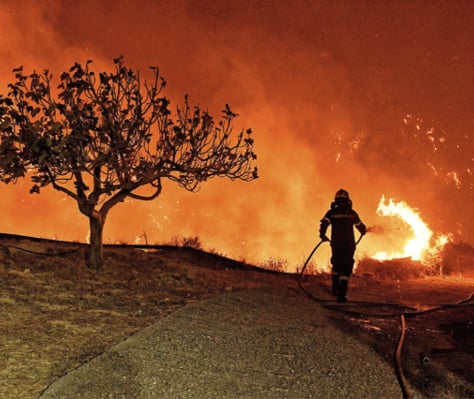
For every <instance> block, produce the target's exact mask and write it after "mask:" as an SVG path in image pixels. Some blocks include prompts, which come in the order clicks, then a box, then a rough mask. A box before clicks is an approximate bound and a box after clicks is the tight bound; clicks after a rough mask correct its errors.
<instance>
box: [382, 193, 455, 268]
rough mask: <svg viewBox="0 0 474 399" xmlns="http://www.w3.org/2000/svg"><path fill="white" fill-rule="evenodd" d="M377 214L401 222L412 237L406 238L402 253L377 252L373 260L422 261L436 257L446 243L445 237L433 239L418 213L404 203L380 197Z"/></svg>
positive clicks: (431, 233) (440, 236)
mask: <svg viewBox="0 0 474 399" xmlns="http://www.w3.org/2000/svg"><path fill="white" fill-rule="evenodd" d="M377 214H379V215H381V216H392V217H396V218H398V219H400V220H402V221H403V222H404V223H406V224H407V225H408V226H409V227H410V229H411V231H412V233H413V235H412V237H411V238H407V241H406V243H405V245H404V248H403V252H391V253H388V252H378V253H376V254H375V255H374V256H373V258H375V259H379V260H384V259H394V258H411V259H413V260H421V261H424V260H426V259H427V258H428V257H433V256H436V255H437V254H438V253H439V252H440V251H441V250H442V249H443V247H444V245H445V244H446V243H447V242H448V239H449V238H448V236H447V235H439V236H437V237H436V238H433V232H432V231H431V230H430V228H429V227H428V225H427V224H426V223H425V222H424V221H423V220H422V219H421V217H420V215H419V214H418V212H417V211H416V210H414V209H412V208H410V207H409V206H408V204H407V203H406V202H404V201H400V202H394V201H393V199H389V200H388V201H386V199H385V196H382V198H381V199H380V202H379V205H378V207H377Z"/></svg>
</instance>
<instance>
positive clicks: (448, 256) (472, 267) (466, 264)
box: [442, 243, 474, 277]
mask: <svg viewBox="0 0 474 399" xmlns="http://www.w3.org/2000/svg"><path fill="white" fill-rule="evenodd" d="M442 273H443V274H444V275H453V274H456V275H460V276H463V277H474V248H473V247H472V246H471V245H469V244H466V243H457V244H455V243H449V244H447V245H446V246H445V247H444V248H443V251H442Z"/></svg>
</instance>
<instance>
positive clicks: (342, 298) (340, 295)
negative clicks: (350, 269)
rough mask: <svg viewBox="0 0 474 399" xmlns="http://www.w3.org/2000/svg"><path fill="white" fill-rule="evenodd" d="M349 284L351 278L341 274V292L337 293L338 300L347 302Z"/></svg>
mask: <svg viewBox="0 0 474 399" xmlns="http://www.w3.org/2000/svg"><path fill="white" fill-rule="evenodd" d="M348 284H349V278H348V277H346V276H341V277H340V278H339V292H338V294H337V301H338V302H347V298H346V295H347V286H348Z"/></svg>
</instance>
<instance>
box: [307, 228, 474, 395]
mask: <svg viewBox="0 0 474 399" xmlns="http://www.w3.org/2000/svg"><path fill="white" fill-rule="evenodd" d="M362 237H363V235H361V236H360V237H359V239H358V240H357V241H356V245H357V244H358V243H359V242H360V240H361V239H362ZM325 241H326V240H321V241H320V242H319V243H318V244H316V246H315V247H314V248H313V250H312V251H311V253H310V255H309V256H308V258H307V259H306V262H305V263H304V264H303V267H302V269H301V272H300V275H299V279H298V286H299V287H300V289H301V290H302V291H303V292H304V293H305V294H306V295H307V296H309V297H310V298H311V299H312V300H315V301H317V302H320V303H322V305H323V306H324V307H326V308H328V309H331V310H336V311H339V312H344V313H348V314H354V315H357V316H361V315H365V316H373V317H379V318H389V317H400V324H401V328H400V338H399V340H398V344H397V348H396V350H395V356H394V358H395V359H394V360H395V370H396V374H397V379H398V382H399V384H400V387H401V389H402V394H403V399H410V398H411V395H410V391H409V389H408V384H407V381H406V378H405V375H404V373H403V368H402V362H401V352H402V347H403V343H404V340H405V331H406V325H405V316H418V315H421V314H427V313H430V312H435V311H437V310H441V309H446V308H453V307H460V306H472V305H473V303H472V302H471V301H472V300H473V299H474V293H471V294H470V296H469V297H468V298H466V299H463V300H460V301H458V302H456V303H454V304H444V305H439V306H435V307H433V308H430V309H425V310H418V309H414V308H410V307H407V306H402V305H398V304H386V303H384V304H378V303H374V302H353V303H354V304H362V305H373V306H379V305H383V306H385V307H387V306H390V307H398V308H399V309H404V310H400V311H398V312H394V313H386V314H380V313H379V314H376V313H367V312H365V313H364V312H356V311H352V310H350V309H348V308H347V304H344V305H342V307H341V306H338V307H336V306H334V305H331V304H330V302H332V301H329V300H324V299H321V298H318V297H316V296H314V295H313V294H311V293H310V292H308V291H307V290H306V289H305V288H304V287H303V285H302V277H303V273H304V271H305V269H306V266H307V265H308V263H309V261H310V260H311V258H312V257H313V255H314V253H315V252H316V251H317V250H318V248H319V247H320V246H321V244H322V243H323V242H325ZM425 361H427V362H428V363H429V359H427V360H425V359H423V362H425Z"/></svg>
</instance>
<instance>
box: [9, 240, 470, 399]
mask: <svg viewBox="0 0 474 399" xmlns="http://www.w3.org/2000/svg"><path fill="white" fill-rule="evenodd" d="M85 250H86V247H84V246H82V245H80V244H77V243H62V242H51V241H45V240H37V239H31V238H25V237H17V236H9V235H3V236H0V309H1V315H2V319H1V322H0V340H1V346H0V347H1V351H2V356H1V359H0V378H1V381H2V382H1V384H0V398H2V399H3V398H5V399H10V398H11V399H16V398H22V399H30V398H38V397H39V396H40V395H41V393H42V392H43V391H45V389H46V388H47V387H48V386H49V385H50V384H52V383H53V382H54V381H55V380H57V379H58V378H60V377H61V376H64V375H66V374H68V373H70V372H71V371H72V370H75V369H77V368H78V367H80V366H81V365H83V364H86V363H88V362H89V361H90V360H91V359H93V358H96V357H97V356H98V355H100V354H102V353H104V352H105V351H106V350H107V349H108V348H110V347H111V346H113V345H115V344H117V343H119V342H121V341H123V340H124V339H125V338H127V337H129V336H130V335H132V334H134V333H136V332H138V331H140V330H142V329H143V328H145V327H147V326H150V325H152V324H154V323H155V322H156V321H158V320H161V319H162V318H163V317H166V316H167V315H170V314H171V313H173V312H175V311H176V310H178V309H180V308H182V307H184V306H185V305H187V304H190V303H197V302H200V301H203V300H205V299H209V298H214V297H217V296H219V295H220V294H223V293H230V292H238V291H241V290H249V289H272V290H274V289H277V290H282V291H288V292H297V293H301V292H304V294H305V296H306V297H309V298H311V300H313V301H315V302H317V303H319V304H321V306H323V307H324V308H326V309H327V310H329V312H330V313H329V314H330V319H331V321H332V322H333V323H334V326H336V327H337V328H339V329H341V330H342V331H343V332H344V333H346V334H348V335H350V336H352V337H356V338H357V339H358V340H359V341H360V342H361V343H363V344H364V345H368V346H369V347H371V348H373V349H374V350H375V351H376V352H377V353H379V354H380V356H381V358H382V359H384V361H385V362H386V363H387V364H389V365H390V366H391V367H393V368H394V369H395V368H396V361H395V359H394V358H395V352H396V349H397V346H398V347H400V335H401V332H402V328H401V327H402V324H401V323H402V320H401V319H402V317H401V316H402V315H404V321H405V329H404V331H405V338H404V341H403V346H402V347H401V353H400V355H401V356H400V358H399V360H400V361H401V366H402V371H403V374H404V376H405V377H406V380H407V383H408V385H409V387H411V388H413V389H414V390H416V391H418V392H420V393H421V394H422V395H424V396H425V397H429V398H471V397H474V386H473V378H472V376H473V375H474V361H473V358H474V356H473V352H474V333H473V332H474V326H473V305H474V303H473V300H472V292H473V290H474V288H473V286H474V281H473V279H472V278H466V277H452V276H451V277H442V276H437V277H433V276H432V277H422V276H419V277H418V278H411V279H401V278H400V276H398V277H397V276H395V277H394V278H384V279H383V280H380V279H377V278H375V277H374V275H371V274H370V273H367V270H365V273H363V274H362V273H361V274H360V275H358V274H356V275H354V277H353V279H352V280H351V287H350V294H349V300H350V301H349V302H348V303H347V304H344V305H339V304H336V303H334V302H333V301H331V298H330V297H329V294H328V277H327V276H326V275H324V274H322V275H305V276H304V278H303V279H302V280H301V281H300V280H299V276H298V275H287V274H281V273H276V272H270V271H265V270H262V269H259V268H256V267H252V266H249V265H245V264H242V263H239V262H236V261H233V260H231V259H227V258H223V257H220V256H217V255H214V254H209V253H205V252H203V251H199V250H195V249H191V248H179V247H162V248H156V249H153V250H150V251H144V250H138V249H134V248H130V247H107V248H106V249H105V259H106V264H105V268H104V270H103V271H102V272H100V273H94V272H91V271H90V270H88V269H87V268H86V267H85V262H84V255H85ZM299 282H300V283H301V284H298V283H299ZM292 300H294V298H292ZM212 316H213V315H209V316H208V319H209V320H211V321H212ZM354 355H355V356H356V355H357V354H356V353H355V354H354ZM255 378H256V379H258V378H259V376H258V375H255Z"/></svg>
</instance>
